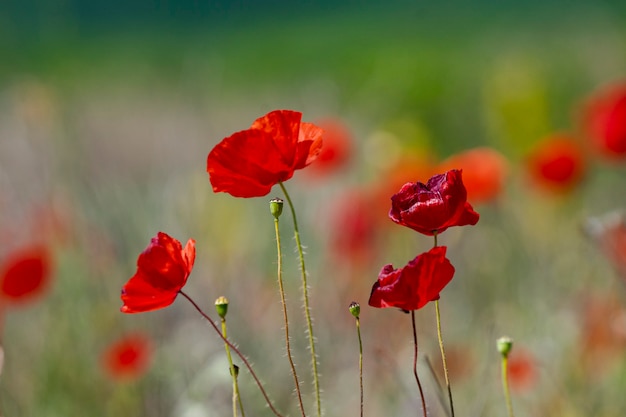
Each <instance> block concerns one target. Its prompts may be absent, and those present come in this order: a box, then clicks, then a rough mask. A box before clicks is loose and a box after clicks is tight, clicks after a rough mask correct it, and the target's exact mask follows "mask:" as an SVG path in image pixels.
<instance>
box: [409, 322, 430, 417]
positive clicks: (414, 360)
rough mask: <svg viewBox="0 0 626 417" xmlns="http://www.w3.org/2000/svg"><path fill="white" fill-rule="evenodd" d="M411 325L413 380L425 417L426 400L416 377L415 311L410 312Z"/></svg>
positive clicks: (425, 416)
mask: <svg viewBox="0 0 626 417" xmlns="http://www.w3.org/2000/svg"><path fill="white" fill-rule="evenodd" d="M411 324H412V326H413V346H414V355H413V375H415V380H416V381H417V387H418V388H419V391H420V398H421V400H422V410H423V412H424V417H427V415H428V414H426V399H425V398H424V390H423V389H422V383H421V382H420V378H419V376H417V329H416V327H415V310H411Z"/></svg>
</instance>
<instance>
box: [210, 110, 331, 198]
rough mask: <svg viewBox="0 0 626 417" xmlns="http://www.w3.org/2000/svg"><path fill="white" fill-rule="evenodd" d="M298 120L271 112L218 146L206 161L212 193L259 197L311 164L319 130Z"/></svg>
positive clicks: (291, 113)
mask: <svg viewBox="0 0 626 417" xmlns="http://www.w3.org/2000/svg"><path fill="white" fill-rule="evenodd" d="M301 119H302V113H299V112H296V111H291V110H275V111H273V112H271V113H268V114H266V115H265V116H263V117H261V118H259V119H257V120H256V121H255V122H254V123H253V124H252V127H250V129H248V130H242V131H240V132H237V133H234V134H233V135H231V136H229V137H227V138H225V139H223V140H222V141H221V142H220V143H218V144H217V145H216V146H215V147H214V148H213V150H211V152H210V153H209V156H208V158H207V172H208V173H209V178H210V180H211V185H212V186H213V191H214V192H216V193H217V192H226V193H229V194H230V195H232V196H234V197H261V196H264V195H267V194H268V193H269V192H270V190H271V189H272V187H273V186H274V185H275V184H278V183H279V182H283V181H287V180H288V179H289V178H291V177H292V176H293V173H294V171H295V170H297V169H302V168H304V167H305V166H307V165H309V164H310V163H311V162H313V161H314V160H315V158H316V157H317V155H318V154H319V152H320V150H321V148H322V132H323V131H322V129H320V128H319V127H317V126H315V125H314V124H312V123H304V122H301Z"/></svg>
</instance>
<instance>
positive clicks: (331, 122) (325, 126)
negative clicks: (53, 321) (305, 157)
mask: <svg viewBox="0 0 626 417" xmlns="http://www.w3.org/2000/svg"><path fill="white" fill-rule="evenodd" d="M315 124H316V125H317V126H318V127H320V128H321V129H322V130H323V131H324V146H322V150H321V151H320V153H319V155H317V159H315V163H314V164H311V166H310V167H309V168H308V169H307V171H306V172H307V174H311V175H324V174H330V173H333V172H336V171H337V170H339V169H341V168H342V167H344V166H345V165H346V164H347V162H348V160H349V159H350V153H351V151H352V134H351V133H350V131H349V130H348V127H347V126H346V125H345V124H343V123H342V122H341V120H339V119H324V120H318V121H317V122H316V123H315Z"/></svg>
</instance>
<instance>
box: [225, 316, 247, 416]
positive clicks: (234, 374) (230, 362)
mask: <svg viewBox="0 0 626 417" xmlns="http://www.w3.org/2000/svg"><path fill="white" fill-rule="evenodd" d="M222 335H223V336H224V338H225V339H226V338H228V333H227V330H226V319H225V318H222ZM224 349H225V350H226V357H227V358H228V366H229V368H230V375H231V377H232V379H233V417H237V403H239V408H240V409H241V417H246V413H245V411H243V402H242V401H241V396H240V395H239V383H238V382H237V374H238V373H239V372H238V370H236V369H235V364H233V357H232V355H231V354H230V347H229V346H228V344H227V343H224Z"/></svg>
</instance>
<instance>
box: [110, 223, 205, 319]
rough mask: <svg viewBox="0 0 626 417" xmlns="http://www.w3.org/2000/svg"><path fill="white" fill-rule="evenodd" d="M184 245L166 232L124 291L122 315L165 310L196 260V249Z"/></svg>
mask: <svg viewBox="0 0 626 417" xmlns="http://www.w3.org/2000/svg"><path fill="white" fill-rule="evenodd" d="M195 243H196V242H195V241H194V240H193V239H189V241H188V242H187V245H186V246H185V248H184V249H183V247H182V245H181V244H180V242H179V241H178V240H176V239H174V238H172V237H170V236H168V235H167V234H165V233H163V232H159V233H158V235H157V236H156V237H153V238H152V241H151V242H150V244H149V245H148V247H147V248H146V250H144V251H143V253H141V255H139V258H138V259H137V272H136V273H135V275H133V277H132V278H131V279H130V280H129V281H128V282H127V283H126V285H124V287H123V288H122V296H121V298H122V301H123V302H124V305H123V306H122V308H121V311H122V313H142V312H144V311H151V310H158V309H160V308H165V307H167V306H169V305H170V304H172V303H173V302H174V299H176V296H177V295H178V292H179V291H180V290H181V289H182V288H183V287H184V286H185V283H186V282H187V278H188V277H189V274H190V273H191V269H192V268H193V262H194V260H195V258H196V246H195Z"/></svg>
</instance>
